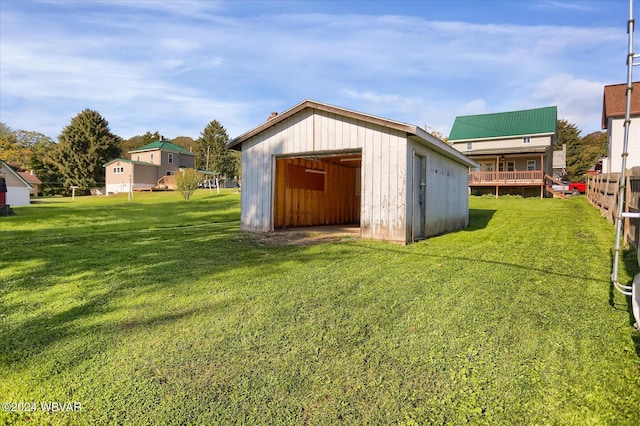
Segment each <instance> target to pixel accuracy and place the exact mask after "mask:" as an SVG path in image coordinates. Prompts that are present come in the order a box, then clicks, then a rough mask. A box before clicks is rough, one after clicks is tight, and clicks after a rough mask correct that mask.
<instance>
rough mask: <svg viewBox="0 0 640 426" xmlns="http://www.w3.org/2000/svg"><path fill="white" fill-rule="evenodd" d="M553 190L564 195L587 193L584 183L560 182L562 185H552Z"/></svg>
mask: <svg viewBox="0 0 640 426" xmlns="http://www.w3.org/2000/svg"><path fill="white" fill-rule="evenodd" d="M553 189H554V190H555V191H558V192H563V193H565V194H573V195H580V194H584V193H585V192H587V184H586V183H585V182H562V185H560V184H554V185H553Z"/></svg>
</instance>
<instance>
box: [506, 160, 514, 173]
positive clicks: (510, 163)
mask: <svg viewBox="0 0 640 426" xmlns="http://www.w3.org/2000/svg"><path fill="white" fill-rule="evenodd" d="M515 170H516V163H515V161H507V171H508V172H513V171H515Z"/></svg>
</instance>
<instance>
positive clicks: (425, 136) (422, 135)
mask: <svg viewBox="0 0 640 426" xmlns="http://www.w3.org/2000/svg"><path fill="white" fill-rule="evenodd" d="M306 108H313V109H317V110H321V111H326V112H330V113H334V114H339V115H342V116H345V117H350V118H354V119H357V120H362V121H365V122H368V123H372V124H378V125H380V126H383V127H387V128H390V129H395V130H399V131H401V132H405V133H406V134H407V136H408V137H409V138H410V139H411V140H413V141H417V142H419V143H421V144H422V145H425V146H428V147H429V148H431V149H433V150H434V151H437V152H439V153H441V154H443V155H445V156H447V157H449V158H453V159H456V160H457V161H458V162H460V163H464V164H466V165H468V166H469V167H477V166H478V164H477V163H476V162H475V161H473V160H471V159H469V158H468V157H466V156H465V155H464V154H461V153H460V152H459V151H458V150H456V149H454V148H452V147H451V146H449V145H447V144H446V143H445V142H443V141H441V140H440V139H438V138H436V137H435V136H433V135H431V134H430V133H428V132H426V131H425V130H423V129H421V128H420V127H417V126H414V125H411V124H407V123H402V122H400V121H394V120H389V119H386V118H382V117H377V116H375V115H370V114H365V113H362V112H358V111H353V110H350V109H346V108H341V107H337V106H333V105H329V104H325V103H322V102H317V101H313V100H310V99H307V100H304V101H302V102H300V103H299V104H298V105H295V106H294V107H292V108H289V109H288V110H286V111H284V112H283V113H281V114H278V115H275V116H272V117H270V118H269V119H268V120H267V121H266V122H264V123H262V124H260V125H259V126H257V127H255V128H253V129H251V130H249V131H247V132H245V133H243V134H242V135H240V136H238V137H236V138H234V139H232V140H231V141H229V143H228V144H227V148H231V149H236V150H240V149H241V148H240V147H241V145H242V143H243V142H244V141H246V140H248V139H250V138H251V137H253V136H255V135H257V134H258V133H260V132H262V131H264V130H266V129H268V128H269V127H271V126H274V125H276V124H277V123H279V122H281V121H283V120H285V119H287V118H288V117H291V116H292V115H294V114H296V113H298V112H300V111H302V110H304V109H306Z"/></svg>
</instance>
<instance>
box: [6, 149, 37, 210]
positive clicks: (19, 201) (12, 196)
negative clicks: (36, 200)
mask: <svg viewBox="0 0 640 426" xmlns="http://www.w3.org/2000/svg"><path fill="white" fill-rule="evenodd" d="M0 179H3V180H4V182H5V184H6V185H7V193H6V195H5V197H6V200H5V203H6V204H8V205H10V206H11V207H17V206H27V205H29V203H30V200H29V194H30V192H31V190H32V189H33V186H31V184H30V183H29V182H27V181H26V180H25V179H24V178H23V177H22V176H20V174H19V173H18V172H17V171H16V170H15V169H14V168H13V167H11V166H10V165H8V164H7V163H5V162H4V161H2V160H0Z"/></svg>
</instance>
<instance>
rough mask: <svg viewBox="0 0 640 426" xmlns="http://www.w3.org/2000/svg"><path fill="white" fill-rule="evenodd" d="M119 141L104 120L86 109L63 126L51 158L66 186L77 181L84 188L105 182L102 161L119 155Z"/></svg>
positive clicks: (96, 113)
mask: <svg viewBox="0 0 640 426" xmlns="http://www.w3.org/2000/svg"><path fill="white" fill-rule="evenodd" d="M120 142H121V138H120V137H119V136H116V135H114V134H113V133H111V131H110V130H109V123H108V122H107V120H105V119H104V118H103V117H102V116H101V115H100V114H99V113H98V112H97V111H93V110H90V109H85V110H84V111H82V112H81V113H79V114H78V115H76V116H75V117H74V118H72V119H71V123H70V124H69V125H68V126H66V127H65V128H64V129H63V130H62V133H60V136H58V147H57V149H56V152H55V153H54V155H52V159H51V160H52V163H53V164H54V165H55V167H56V169H57V171H58V173H59V174H60V177H61V180H62V182H63V184H64V186H65V187H67V188H68V187H69V186H71V185H77V186H78V187H79V188H80V189H81V190H85V191H87V190H88V189H89V188H91V187H94V186H97V185H100V184H102V183H104V173H105V172H104V167H103V164H105V163H106V162H108V161H110V160H113V159H114V158H117V157H118V156H119V155H120Z"/></svg>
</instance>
